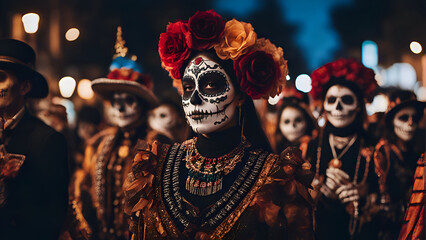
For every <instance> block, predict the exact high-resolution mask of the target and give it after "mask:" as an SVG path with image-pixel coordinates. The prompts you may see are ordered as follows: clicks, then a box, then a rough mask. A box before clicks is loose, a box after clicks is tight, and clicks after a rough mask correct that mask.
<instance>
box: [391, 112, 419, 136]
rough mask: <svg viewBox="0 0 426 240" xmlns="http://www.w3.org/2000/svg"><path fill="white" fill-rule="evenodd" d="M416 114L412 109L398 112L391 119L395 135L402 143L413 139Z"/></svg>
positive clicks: (415, 127)
mask: <svg viewBox="0 0 426 240" xmlns="http://www.w3.org/2000/svg"><path fill="white" fill-rule="evenodd" d="M417 122H418V119H417V114H416V109H415V108H414V107H406V108H403V109H401V110H399V111H398V112H397V113H396V114H395V117H394V118H393V127H394V131H395V135H396V136H397V137H398V138H400V139H401V140H402V141H404V142H408V141H410V140H411V139H413V137H414V134H415V133H416V130H417Z"/></svg>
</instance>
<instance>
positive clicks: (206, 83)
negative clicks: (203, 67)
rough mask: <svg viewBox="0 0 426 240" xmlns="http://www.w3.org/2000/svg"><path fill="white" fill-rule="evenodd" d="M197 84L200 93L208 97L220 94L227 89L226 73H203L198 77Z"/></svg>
mask: <svg viewBox="0 0 426 240" xmlns="http://www.w3.org/2000/svg"><path fill="white" fill-rule="evenodd" d="M198 84H199V90H200V93H201V94H203V95H204V96H208V97H213V96H218V95H222V94H223V93H225V92H226V91H227V89H228V81H227V79H226V75H225V74H224V73H222V72H219V71H210V72H205V73H203V74H202V75H201V76H200V78H199V79H198Z"/></svg>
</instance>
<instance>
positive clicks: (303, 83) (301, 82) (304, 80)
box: [295, 74, 312, 93]
mask: <svg viewBox="0 0 426 240" xmlns="http://www.w3.org/2000/svg"><path fill="white" fill-rule="evenodd" d="M311 84H312V80H311V77H309V75H307V74H300V75H299V76H297V78H296V81H295V85H296V89H297V90H299V91H301V92H304V93H308V92H310V91H311V89H312V85H311Z"/></svg>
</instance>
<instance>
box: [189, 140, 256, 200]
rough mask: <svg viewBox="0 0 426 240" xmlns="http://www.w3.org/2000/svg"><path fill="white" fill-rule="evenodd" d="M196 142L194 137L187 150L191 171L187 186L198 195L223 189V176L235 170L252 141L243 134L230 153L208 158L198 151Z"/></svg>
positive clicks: (192, 192) (209, 193)
mask: <svg viewBox="0 0 426 240" xmlns="http://www.w3.org/2000/svg"><path fill="white" fill-rule="evenodd" d="M196 142H197V138H194V139H193V141H192V143H191V144H190V145H189V146H188V148H187V151H186V157H185V161H186V164H185V166H186V168H187V169H188V170H189V171H188V177H187V179H186V184H185V188H186V190H188V191H189V192H190V193H191V194H194V195H198V196H207V195H211V194H215V193H216V192H218V191H220V190H221V189H222V182H223V176H224V175H227V174H229V173H230V172H232V170H234V168H235V166H236V165H237V163H239V162H240V161H241V159H242V158H243V156H244V150H245V149H246V148H248V147H250V143H249V142H248V141H247V139H246V138H245V137H244V136H242V137H241V142H240V144H238V146H237V147H236V148H234V149H233V150H232V151H231V152H230V153H228V154H225V155H223V156H220V157H217V158H206V157H203V156H201V154H200V153H199V152H198V150H197V147H196V146H195V144H196Z"/></svg>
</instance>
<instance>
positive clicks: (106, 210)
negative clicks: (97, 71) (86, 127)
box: [70, 27, 157, 240]
mask: <svg viewBox="0 0 426 240" xmlns="http://www.w3.org/2000/svg"><path fill="white" fill-rule="evenodd" d="M124 43H125V42H124V40H123V39H122V37H121V28H120V27H119V28H118V32H117V43H116V45H115V48H116V55H115V58H114V60H113V62H112V64H111V66H110V72H109V74H108V77H107V78H99V79H95V80H93V81H92V88H93V91H94V92H95V93H97V94H99V95H100V96H101V97H102V98H103V99H104V100H105V104H106V106H107V107H108V110H106V112H107V114H108V117H109V121H110V122H111V123H112V125H113V127H110V128H107V129H105V130H103V131H101V132H99V133H98V134H96V135H95V136H94V137H93V138H91V139H90V140H88V146H87V148H86V151H85V156H84V162H83V167H82V169H80V170H77V171H76V173H75V176H74V179H73V184H72V187H73V191H72V194H71V195H72V208H73V215H74V218H75V219H74V221H73V222H72V223H73V224H74V225H73V226H72V227H70V229H71V235H72V236H73V238H76V239H114V240H119V239H127V238H128V224H127V220H128V219H127V216H126V215H125V214H124V212H123V207H122V206H123V205H122V204H123V198H124V195H123V190H122V185H123V182H124V179H125V178H126V176H127V173H128V172H129V171H130V168H131V163H132V154H131V150H132V148H133V146H134V145H135V144H136V141H137V139H139V138H144V137H145V136H146V134H147V133H146V132H147V122H146V117H147V112H148V110H150V109H152V108H154V107H156V105H157V98H156V97H155V96H154V94H153V93H152V82H151V79H150V78H149V77H148V76H146V75H145V74H142V73H141V67H140V66H139V65H138V64H137V63H136V62H135V61H133V60H131V56H129V55H128V54H127V48H125V47H124Z"/></svg>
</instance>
